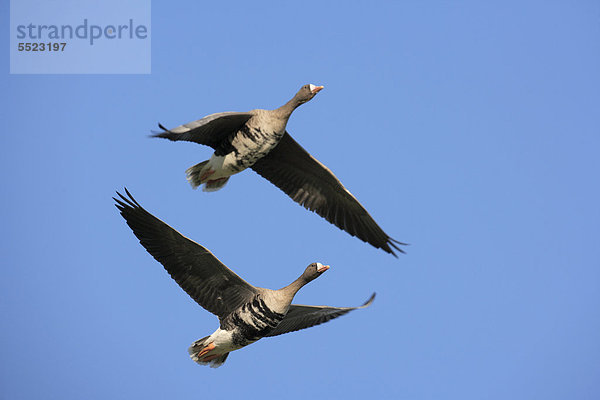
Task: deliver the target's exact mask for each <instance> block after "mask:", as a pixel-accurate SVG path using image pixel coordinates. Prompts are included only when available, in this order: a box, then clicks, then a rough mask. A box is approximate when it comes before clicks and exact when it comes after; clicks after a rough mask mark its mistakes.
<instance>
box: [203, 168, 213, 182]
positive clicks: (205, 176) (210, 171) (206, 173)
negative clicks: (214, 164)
mask: <svg viewBox="0 0 600 400" xmlns="http://www.w3.org/2000/svg"><path fill="white" fill-rule="evenodd" d="M214 173H215V170H214V169H209V170H208V171H206V172H205V173H203V174H202V175H200V182H204V181H206V180H207V179H208V177H209V176H211V175H212V174H214Z"/></svg>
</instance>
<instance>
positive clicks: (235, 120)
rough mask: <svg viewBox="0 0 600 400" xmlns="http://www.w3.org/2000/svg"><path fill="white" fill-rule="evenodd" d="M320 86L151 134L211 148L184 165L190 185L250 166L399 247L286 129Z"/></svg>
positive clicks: (330, 217)
mask: <svg viewBox="0 0 600 400" xmlns="http://www.w3.org/2000/svg"><path fill="white" fill-rule="evenodd" d="M322 88H323V87H322V86H315V85H313V84H309V85H304V86H302V88H301V89H300V90H299V91H298V93H296V95H295V96H294V97H293V98H292V99H291V100H290V101H288V102H287V103H285V104H284V105H283V106H281V107H279V108H277V109H274V110H262V109H256V110H251V111H248V112H231V111H229V112H223V113H217V114H211V115H208V116H206V117H204V118H202V119H199V120H197V121H193V122H190V123H188V124H184V125H180V126H178V127H176V128H173V129H167V128H165V127H164V126H162V125H161V124H159V127H160V128H161V129H162V130H163V132H160V133H157V134H155V135H154V136H155V137H160V138H165V139H169V140H172V141H181V140H183V141H190V142H195V143H199V144H203V145H207V146H210V147H212V148H213V149H214V150H215V151H214V153H213V154H212V156H211V157H210V159H208V160H206V161H203V162H201V163H199V164H196V165H194V166H192V167H190V168H188V169H187V170H186V175H187V179H188V181H189V182H190V184H191V185H192V187H193V188H197V187H199V186H203V190H204V191H216V190H219V189H221V188H223V186H225V184H226V183H227V181H228V180H229V178H230V177H231V176H232V175H234V174H237V173H239V172H241V171H243V170H244V169H247V168H252V169H253V170H254V171H255V172H256V173H258V174H259V175H261V176H262V177H264V178H265V179H267V180H269V181H270V182H271V183H273V184H274V185H275V186H277V187H278V188H279V189H281V190H282V191H283V192H285V193H286V194H287V195H288V196H290V197H291V198H292V199H293V200H294V201H295V202H297V203H298V204H300V205H302V206H304V207H305V208H307V209H308V210H310V211H314V212H316V213H317V214H319V215H320V216H321V217H323V218H325V219H326V220H327V221H329V222H330V223H332V224H334V225H336V226H337V227H338V228H340V229H342V230H344V231H346V232H348V233H349V234H350V235H352V236H356V237H358V238H359V239H361V240H363V241H365V242H367V243H369V244H371V245H372V246H374V247H376V248H380V249H383V250H384V251H386V252H387V253H390V254H393V255H396V254H395V252H394V250H397V251H399V252H401V253H404V251H403V250H402V249H401V248H400V245H404V244H405V243H402V242H399V241H397V240H394V239H392V238H391V237H390V236H388V235H387V234H386V233H385V232H384V231H383V230H382V229H381V228H380V227H379V225H378V224H377V223H376V222H375V220H374V219H373V218H372V217H371V216H370V215H369V213H368V212H367V210H366V209H365V208H364V207H363V206H362V205H361V204H360V203H359V202H358V200H357V199H356V198H355V197H354V196H353V195H352V193H350V191H349V190H348V189H346V188H345V187H344V185H342V183H341V182H340V181H339V180H338V179H337V177H336V176H335V175H334V174H333V172H331V171H330V170H329V168H327V167H326V166H325V165H323V164H322V163H320V162H319V161H318V160H317V159H315V158H314V157H313V156H311V155H310V154H309V153H308V152H307V151H306V150H304V149H303V148H302V147H301V146H300V145H299V144H298V143H296V141H295V140H294V139H292V137H291V136H290V135H289V133H288V132H287V131H286V126H287V122H288V120H289V118H290V116H291V114H292V112H293V111H294V110H295V109H296V108H297V107H298V106H300V105H301V104H303V103H306V102H307V101H309V100H311V99H312V98H313V97H314V96H315V95H316V94H317V93H318V92H319V91H320V90H321V89H322Z"/></svg>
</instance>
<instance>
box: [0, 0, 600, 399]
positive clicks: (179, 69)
mask: <svg viewBox="0 0 600 400" xmlns="http://www.w3.org/2000/svg"><path fill="white" fill-rule="evenodd" d="M212 3H214V2H196V1H188V2H181V3H177V4H174V3H172V2H171V3H168V4H167V3H159V2H154V3H153V5H152V30H151V37H152V73H151V74H150V75H10V74H9V56H8V55H9V49H8V48H6V47H7V46H8V38H7V39H6V40H4V41H3V42H2V43H3V44H2V47H3V51H1V52H0V61H1V62H0V65H2V68H3V72H2V74H0V87H2V88H3V89H2V93H3V94H2V96H1V97H0V101H1V108H0V109H1V110H2V122H3V131H4V134H3V135H1V136H0V137H1V141H2V142H1V145H2V152H3V155H2V157H1V159H0V171H1V174H2V182H3V190H2V193H3V199H4V203H3V204H4V207H2V211H1V213H2V221H3V226H4V229H3V230H2V231H3V237H2V240H1V241H0V250H1V251H2V254H3V255H4V258H3V266H4V268H3V271H4V273H3V275H4V277H3V279H2V280H0V293H1V295H0V299H1V303H0V306H1V308H2V317H3V329H2V330H0V340H1V343H2V350H1V357H0V359H1V360H2V362H1V364H0V380H1V384H0V397H2V398H7V399H38V398H44V399H82V398H85V399H107V398H111V399H130V398H148V399H162V398H184V397H186V398H189V397H190V396H192V397H202V398H209V397H210V398H212V399H232V398H237V397H241V396H245V397H247V398H257V397H259V396H264V395H267V396H275V395H282V394H283V395H284V397H285V398H286V399H305V398H321V397H325V398H345V399H354V398H357V399H358V398H366V397H367V396H368V397H369V398H394V399H440V398H445V399H482V398H485V399H507V398H511V399H564V398H576V399H597V398H598V397H599V396H600V389H599V386H598V376H600V342H599V341H598V337H600V314H599V313H598V308H599V305H600V268H599V267H600V262H599V261H598V260H599V258H598V238H599V237H600V207H599V206H598V205H599V204H600V187H599V185H598V171H600V157H599V156H598V154H599V149H600V113H599V112H598V110H599V106H600V74H599V73H598V71H600V40H599V37H600V4H598V2H594V1H577V2H559V1H550V2H548V1H527V2H516V1H508V2H495V3H494V4H492V3H491V2H475V1H472V2H469V1H457V2H428V3H427V4H425V3H424V2H416V1H407V2H379V3H377V4H367V3H365V2H361V3H359V2H346V3H344V4H343V5H342V3H339V2H330V3H322V2H310V1H308V2H294V4H281V2H264V3H263V2H258V3H256V2H251V3H247V2H231V3H230V4H228V5H225V4H222V5H216V4H212ZM484 3H485V4H484ZM8 11H9V10H8V2H2V3H1V4H0V13H1V15H2V16H3V17H4V20H5V22H8V15H9V12H8ZM4 34H6V31H5V33H4ZM114 62H115V63H118V62H119V60H114ZM305 83H314V84H321V85H324V86H325V89H324V90H323V91H321V92H320V93H319V94H318V95H317V96H316V97H315V98H314V99H313V100H312V101H311V102H309V103H307V104H305V105H303V106H301V107H300V108H299V109H298V110H297V111H296V112H295V113H294V114H293V116H292V118H291V120H290V122H289V124H288V129H289V132H290V133H291V134H292V135H293V136H294V137H295V138H296V139H297V140H298V141H299V142H300V143H301V144H302V145H303V146H304V147H305V148H306V149H307V150H309V151H310V152H311V153H312V154H313V155H315V156H316V157H317V158H318V159H320V160H321V161H322V162H323V163H325V164H326V165H327V166H329V167H330V168H331V169H332V170H333V171H334V172H335V173H336V174H337V176H338V177H339V178H340V179H341V180H342V181H343V182H344V184H345V185H346V186H347V187H348V188H349V189H350V190H351V191H352V192H353V193H354V194H355V195H356V197H357V198H358V199H359V200H360V201H361V202H362V203H363V205H364V206H365V207H366V208H367V209H368V210H369V211H370V213H371V214H372V215H373V216H374V218H375V219H376V220H377V221H378V222H379V223H380V225H381V226H382V228H383V229H384V230H385V231H386V232H387V233H388V234H390V235H391V236H392V237H394V238H396V239H398V240H400V241H405V242H409V243H410V244H411V245H410V246H409V247H408V249H407V252H408V253H407V255H402V256H400V257H399V258H398V259H395V258H393V257H392V256H390V255H387V254H385V253H384V252H382V251H378V250H375V249H373V248H371V247H370V246H368V245H366V244H364V243H363V242H360V241H359V240H357V239H355V238H352V237H350V236H349V235H347V234H345V233H343V232H341V231H340V230H338V229H337V228H335V227H333V226H332V225H330V224H328V223H326V222H325V221H324V220H322V219H321V218H319V217H317V216H316V215H314V214H311V213H309V212H307V211H306V210H304V209H302V208H301V207H299V206H298V205H296V204H295V203H293V202H292V201H291V200H290V199H289V198H288V197H287V196H285V195H284V194H283V193H282V192H280V191H279V190H278V189H277V188H275V187H274V186H273V185H271V184H270V183H269V182H267V181H265V180H264V179H262V178H260V177H259V176H258V175H256V174H255V173H254V172H252V171H246V172H244V173H242V174H239V175H237V176H235V177H233V178H232V179H231V180H230V182H229V184H228V185H227V187H226V188H225V189H224V190H222V191H220V192H217V193H203V192H201V191H193V190H192V189H191V188H190V187H189V185H188V184H187V182H186V180H185V174H184V171H185V169H186V168H188V167H189V166H191V165H193V164H195V163H197V162H200V161H202V160H205V159H206V158H208V157H209V155H210V154H211V150H210V149H209V148H206V147H202V146H199V145H195V144H192V143H170V142H167V141H164V140H158V139H155V140H151V139H149V138H147V134H148V133H149V131H150V130H151V129H154V128H155V125H156V123H157V122H159V121H160V122H162V123H163V124H165V125H166V126H175V125H179V124H181V123H185V122H189V121H192V120H195V119H198V118H200V117H202V116H204V115H207V114H210V113H213V112H219V111H228V110H239V111H245V110H249V109H252V108H274V107H278V106H280V105H281V104H283V103H284V102H285V101H287V100H288V99H289V98H290V97H291V96H293V94H294V93H295V92H296V91H297V90H298V88H299V87H300V86H301V85H303V84H305ZM123 186H127V187H128V188H129V189H130V190H131V192H132V193H133V195H134V196H135V197H136V198H137V200H138V201H139V202H140V203H141V204H142V205H143V206H145V207H146V208H147V209H148V210H149V211H150V212H152V213H153V214H155V215H156V216H157V217H159V218H161V219H163V220H164V221H165V222H167V223H168V224H170V225H171V226H173V227H174V228H176V229H177V230H179V231H180V232H181V233H183V234H184V235H186V236H188V237H190V238H192V239H194V240H196V241H197V242H199V243H201V244H202V245H204V246H206V247H207V248H209V249H210V250H211V251H212V252H213V253H214V254H215V255H216V256H217V257H219V258H220V259H221V260H222V261H223V262H224V263H225V264H226V265H228V266H229V267H231V268H232V269H234V270H235V271H236V272H237V273H239V274H240V275H241V276H242V277H243V278H245V279H246V280H248V281H249V282H250V283H252V284H255V285H257V286H263V287H269V288H279V287H281V286H283V285H285V284H287V283H289V282H290V281H291V280H293V279H294V278H296V277H297V275H299V274H300V273H301V272H302V271H303V269H304V268H305V266H306V265H308V264H309V263H310V262H313V261H321V262H324V263H327V264H330V265H331V267H332V268H331V269H330V270H329V271H327V273H326V274H324V275H323V276H322V277H321V278H319V279H318V280H316V281H314V282H312V283H311V284H310V285H308V286H307V287H305V288H304V289H303V290H302V291H301V292H300V293H299V294H298V296H297V298H296V302H298V303H303V304H328V305H335V306H352V305H359V304H361V303H362V302H363V301H364V300H366V299H367V298H368V296H369V295H370V294H371V292H373V291H375V292H377V299H376V300H375V302H374V304H373V305H372V306H371V307H370V308H369V309H366V310H360V311H356V312H354V313H352V314H350V315H347V316H344V317H342V318H340V319H337V320H335V321H332V322H330V323H328V324H325V325H322V326H319V327H316V328H313V329H309V330H305V331H302V332H297V333H293V334H289V335H285V336H279V337H276V338H270V339H264V340H261V341H259V342H257V343H256V344H254V345H252V346H249V347H247V348H245V349H242V350H240V351H237V352H234V353H232V354H231V356H230V358H229V359H228V361H227V363H226V364H225V365H224V366H223V367H221V368H219V369H216V370H213V369H209V368H206V367H200V366H198V365H196V364H195V363H193V362H192V361H191V360H190V359H189V358H188V356H187V351H186V349H187V347H188V346H189V345H190V344H191V343H192V342H193V341H194V340H196V339H198V338H201V337H203V336H205V335H208V334H210V333H211V332H213V331H214V329H215V328H216V327H217V319H216V317H214V316H213V315H211V314H210V313H208V312H206V311H205V310H203V309H202V308H200V307H198V306H197V305H196V304H195V303H194V302H193V301H192V300H191V299H190V298H188V296H187V295H186V294H185V293H184V292H183V291H182V290H181V289H180V288H179V287H178V286H177V285H176V284H175V283H174V282H173V281H172V280H171V279H170V278H169V277H168V275H167V274H166V272H164V270H163V268H162V267H161V266H160V265H159V264H158V263H157V262H155V261H154V260H153V259H152V258H151V257H150V256H149V255H148V254H147V253H146V252H145V251H144V249H143V248H142V247H141V246H140V245H139V244H138V242H137V240H136V239H135V238H134V236H133V234H132V233H131V232H130V230H129V228H128V227H127V226H126V225H125V223H124V222H123V220H122V219H121V217H120V216H119V215H118V213H117V211H116V209H115V208H114V207H113V201H112V199H111V196H113V195H114V192H115V190H120V189H121V188H122V187H123Z"/></svg>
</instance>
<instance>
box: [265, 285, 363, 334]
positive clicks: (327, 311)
mask: <svg viewBox="0 0 600 400" xmlns="http://www.w3.org/2000/svg"><path fill="white" fill-rule="evenodd" d="M374 299H375V293H373V294H372V295H371V297H369V300H367V301H366V302H365V303H364V304H363V305H362V306H360V307H327V306H303V305H299V304H292V305H291V306H290V309H289V311H288V313H287V314H286V315H285V318H283V320H282V321H281V322H280V323H279V325H277V327H276V328H275V329H273V330H272V331H271V332H270V333H269V334H268V335H267V336H277V335H282V334H284V333H288V332H294V331H299V330H300V329H306V328H310V327H311V326H315V325H319V324H322V323H324V322H327V321H329V320H332V319H334V318H337V317H340V316H342V315H344V314H347V313H349V312H350V311H352V310H358V309H359V308H365V307H369V306H370V305H371V303H373V300H374Z"/></svg>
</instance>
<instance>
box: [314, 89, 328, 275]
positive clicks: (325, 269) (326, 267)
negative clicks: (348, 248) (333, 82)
mask: <svg viewBox="0 0 600 400" xmlns="http://www.w3.org/2000/svg"><path fill="white" fill-rule="evenodd" d="M321 87H323V86H321ZM328 269H329V265H321V266H320V267H319V268H317V272H325V271H327V270H328Z"/></svg>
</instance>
